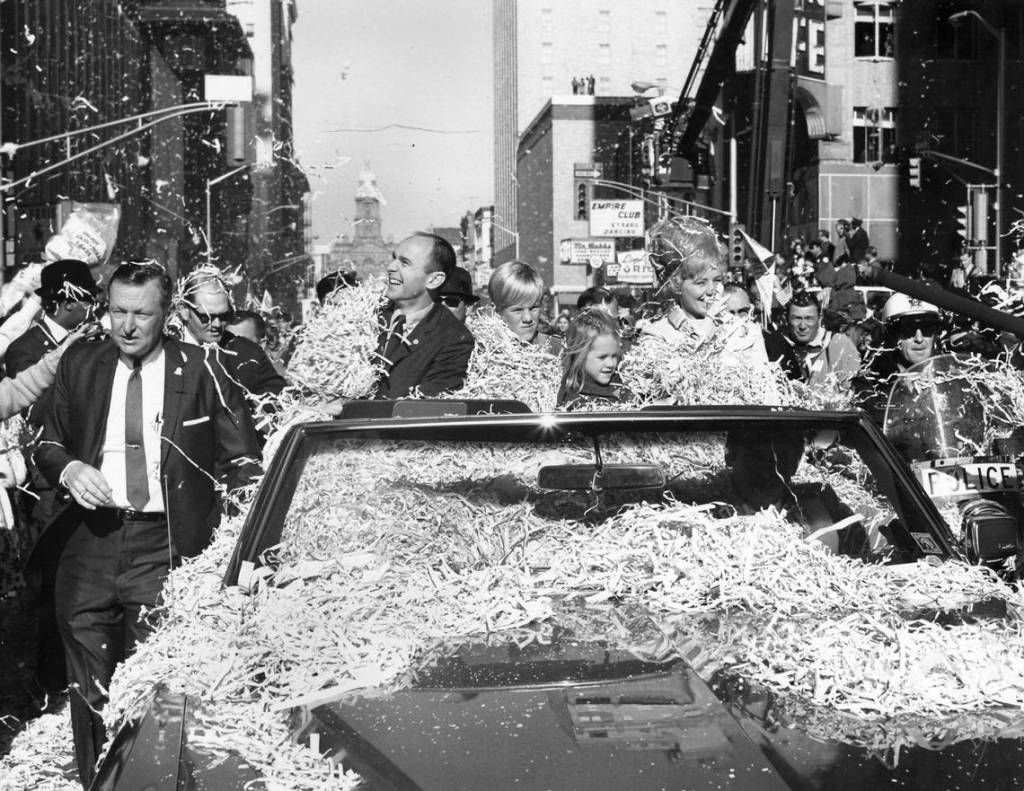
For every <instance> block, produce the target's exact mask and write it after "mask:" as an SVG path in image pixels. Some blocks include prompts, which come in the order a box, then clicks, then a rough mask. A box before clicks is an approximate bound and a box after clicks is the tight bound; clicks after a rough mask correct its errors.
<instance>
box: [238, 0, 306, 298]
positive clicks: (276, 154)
mask: <svg viewBox="0 0 1024 791" xmlns="http://www.w3.org/2000/svg"><path fill="white" fill-rule="evenodd" d="M227 8H228V10H229V11H231V13H233V14H234V15H235V16H236V17H237V18H238V20H239V22H240V23H241V25H242V27H243V29H244V30H245V34H246V39H247V41H248V42H249V46H250V48H251V49H252V54H253V59H252V76H253V104H252V114H251V118H250V119H249V121H248V127H247V134H246V142H247V144H248V145H249V146H250V148H251V162H252V165H251V168H250V171H249V173H248V174H246V175H247V176H248V178H249V179H250V181H251V184H252V193H253V198H252V211H251V212H249V214H248V216H247V217H246V218H245V224H244V226H240V227H239V228H237V229H236V230H235V231H234V232H233V233H234V234H236V235H244V236H245V237H246V246H247V249H248V260H247V262H246V271H247V273H248V274H249V276H250V279H251V281H252V288H253V290H254V292H255V293H257V294H258V293H261V291H262V290H263V289H266V290H268V291H269V292H270V293H271V295H272V296H273V297H274V298H275V299H276V300H278V301H279V302H280V303H281V304H286V305H293V303H294V301H295V300H296V299H298V297H299V295H300V294H301V293H302V292H303V291H304V284H305V280H306V275H305V272H306V268H307V265H308V263H309V261H308V259H307V257H306V253H307V250H306V243H305V236H306V234H305V232H304V231H305V228H304V226H305V222H306V211H305V206H304V195H305V194H306V193H308V192H309V183H308V181H307V180H306V177H305V175H304V174H303V172H302V170H301V168H300V167H299V165H298V163H297V162H296V160H295V149H294V142H293V141H294V130H293V128H292V90H293V84H294V73H293V70H292V26H293V25H294V24H295V21H296V19H297V17H298V6H297V3H296V0H227Z"/></svg>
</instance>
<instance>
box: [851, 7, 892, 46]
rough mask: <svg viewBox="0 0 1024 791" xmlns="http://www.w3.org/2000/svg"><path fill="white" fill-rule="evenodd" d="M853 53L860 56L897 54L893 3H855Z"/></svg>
mask: <svg viewBox="0 0 1024 791" xmlns="http://www.w3.org/2000/svg"><path fill="white" fill-rule="evenodd" d="M853 9H854V26H853V28H854V29H853V38H854V45H853V54H854V55H855V56H856V57H858V58H892V57H895V55H896V40H895V37H894V31H893V7H892V3H854V4H853Z"/></svg>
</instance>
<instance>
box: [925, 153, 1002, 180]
mask: <svg viewBox="0 0 1024 791" xmlns="http://www.w3.org/2000/svg"><path fill="white" fill-rule="evenodd" d="M917 153H918V154H919V155H920V156H922V157H924V158H925V159H941V160H944V161H946V162H955V163H956V164H958V165H964V166H966V167H970V168H974V169H975V170H980V171H981V172H982V173H988V175H990V176H992V177H995V178H998V176H999V174H998V173H996V171H995V170H993V169H992V168H987V167H985V166H984V165H979V164H978V163H977V162H971V160H969V159H961V158H960V157H952V156H950V155H949V154H943V153H941V152H939V151H930V150H928V149H925V150H924V151H918V152H917Z"/></svg>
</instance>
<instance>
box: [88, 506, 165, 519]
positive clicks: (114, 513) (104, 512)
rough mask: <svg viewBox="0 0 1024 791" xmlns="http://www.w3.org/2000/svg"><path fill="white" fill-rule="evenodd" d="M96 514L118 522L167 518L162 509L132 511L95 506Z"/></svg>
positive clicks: (129, 509)
mask: <svg viewBox="0 0 1024 791" xmlns="http://www.w3.org/2000/svg"><path fill="white" fill-rule="evenodd" d="M96 514H97V515H98V516H105V517H107V518H108V519H116V520H117V521H118V522H162V521H164V520H165V519H166V518H167V514H165V513H164V512H163V511H133V510H132V509H131V508H97V509H96Z"/></svg>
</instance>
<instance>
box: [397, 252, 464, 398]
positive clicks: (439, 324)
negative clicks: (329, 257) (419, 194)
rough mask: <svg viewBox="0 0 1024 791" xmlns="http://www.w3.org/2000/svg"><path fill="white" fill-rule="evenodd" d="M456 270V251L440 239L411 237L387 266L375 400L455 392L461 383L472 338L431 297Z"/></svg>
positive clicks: (446, 310) (433, 297)
mask: <svg viewBox="0 0 1024 791" xmlns="http://www.w3.org/2000/svg"><path fill="white" fill-rule="evenodd" d="M454 269H455V250H454V249H452V246H451V245H450V244H449V243H448V242H447V241H446V240H445V239H443V238H442V237H440V236H436V235H434V234H429V233H414V234H413V235H412V236H410V237H408V238H406V239H403V240H402V242H401V243H400V244H399V245H398V247H396V248H395V251H394V253H392V259H391V263H390V264H388V268H387V276H388V286H387V291H386V292H385V294H384V295H385V296H386V297H387V298H388V300H389V303H388V307H387V308H386V309H385V310H384V311H383V313H382V314H381V323H382V328H383V329H382V332H381V335H380V339H379V345H378V350H377V351H378V353H379V354H380V355H381V357H382V358H383V360H384V365H385V371H384V374H383V377H382V378H381V381H380V382H379V383H378V386H377V398H403V397H405V396H407V395H409V393H410V391H412V390H413V389H414V388H418V389H419V392H420V393H422V394H423V395H425V396H437V395H440V394H442V393H447V392H451V391H453V390H458V389H459V388H460V387H462V385H463V383H464V382H465V380H466V371H467V369H468V367H469V357H470V355H471V354H472V353H473V344H474V341H473V335H472V333H470V331H469V330H468V329H466V327H465V326H464V325H463V324H462V323H461V322H460V321H459V320H458V319H456V318H455V316H453V315H452V313H451V311H450V310H448V309H447V308H446V307H445V306H444V305H443V304H442V303H441V302H438V301H436V295H437V292H438V290H439V289H440V288H441V286H443V285H444V282H445V280H446V278H447V277H448V275H449V274H451V272H452V271H453V270H454Z"/></svg>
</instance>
